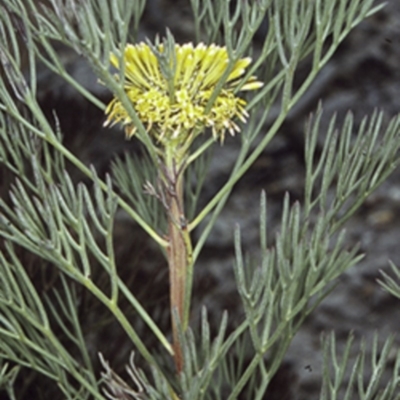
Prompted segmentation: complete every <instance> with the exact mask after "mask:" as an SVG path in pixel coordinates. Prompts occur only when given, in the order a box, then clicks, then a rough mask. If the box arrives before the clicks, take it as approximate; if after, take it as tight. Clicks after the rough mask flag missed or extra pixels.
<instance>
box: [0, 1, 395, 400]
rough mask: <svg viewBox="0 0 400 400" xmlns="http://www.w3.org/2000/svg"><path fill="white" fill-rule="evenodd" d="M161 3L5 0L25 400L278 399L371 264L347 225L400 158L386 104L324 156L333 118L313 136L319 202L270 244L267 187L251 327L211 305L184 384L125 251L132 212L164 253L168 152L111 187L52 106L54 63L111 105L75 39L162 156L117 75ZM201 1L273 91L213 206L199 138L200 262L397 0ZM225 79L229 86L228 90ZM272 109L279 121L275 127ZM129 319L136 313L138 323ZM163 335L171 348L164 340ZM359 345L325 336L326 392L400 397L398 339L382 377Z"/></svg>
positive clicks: (12, 295) (249, 298) (136, 163)
mask: <svg viewBox="0 0 400 400" xmlns="http://www.w3.org/2000/svg"><path fill="white" fill-rule="evenodd" d="M145 3H146V2H145V1H144V0H140V1H130V0H121V1H113V0H100V1H94V0H85V1H81V2H76V1H75V0H64V1H61V0H49V1H48V2H46V6H44V5H43V4H42V6H43V7H42V6H40V2H35V1H33V0H27V1H20V0H3V2H2V12H1V13H0V34H1V37H2V38H3V39H2V42H1V43H0V58H1V62H2V68H3V70H2V72H3V74H2V77H1V79H0V162H1V164H2V166H3V168H4V171H6V170H7V173H5V174H4V176H5V177H7V179H4V188H2V190H3V192H4V196H3V198H2V199H0V237H1V238H2V239H3V243H4V244H2V245H1V252H0V360H1V369H0V387H1V388H2V389H4V390H5V391H7V393H8V396H9V397H10V398H11V399H17V398H22V397H19V396H22V394H23V393H24V392H23V390H24V389H18V388H16V387H15V385H14V384H15V382H16V380H17V379H18V377H19V376H20V375H22V374H27V373H28V372H29V371H34V372H35V374H36V375H35V377H37V376H41V377H42V378H43V382H54V387H55V388H56V389H55V390H56V391H57V393H58V395H59V396H60V395H62V396H64V398H68V399H92V398H93V399H105V398H109V399H178V398H181V399H187V400H193V399H222V398H224V399H225V398H226V399H230V400H233V399H237V398H246V399H263V398H264V397H263V396H264V395H265V393H266V390H267V388H268V385H269V384H270V382H271V379H272V378H273V376H274V374H275V373H276V371H277V370H278V368H279V367H280V366H281V365H282V362H283V359H284V356H285V354H286V351H287V349H288V347H289V345H290V344H291V342H292V339H293V337H294V336H295V334H296V333H297V331H298V330H299V328H300V327H301V325H302V324H303V322H304V320H305V318H306V317H307V316H308V315H310V313H311V312H312V311H313V310H315V308H316V307H317V306H318V305H319V304H320V302H321V301H322V300H323V299H324V298H326V296H328V295H329V293H330V292H331V291H332V290H333V288H334V287H335V285H336V284H337V278H338V277H339V276H340V275H341V274H342V273H343V272H344V271H346V270H347V269H348V268H350V267H351V266H353V265H355V264H356V263H357V262H358V261H359V260H360V259H361V258H362V255H360V254H359V252H358V248H357V247H354V248H350V249H349V248H348V246H347V245H346V239H345V233H344V231H343V230H342V229H343V227H344V224H345V222H346V221H347V220H348V219H349V218H351V217H352V215H354V213H355V212H356V210H357V209H358V208H359V207H360V206H361V205H362V204H363V202H364V201H365V199H366V198H367V197H368V196H369V195H370V194H371V193H372V192H373V191H374V190H375V189H376V188H377V187H378V186H379V185H380V184H381V183H382V182H383V181H384V180H385V179H386V178H387V177H388V176H389V174H390V173H391V172H392V171H393V170H394V168H395V167H396V166H397V164H398V162H399V158H398V150H399V146H400V140H399V139H400V116H396V117H394V118H393V119H392V120H391V121H390V122H389V123H388V124H387V126H385V124H384V123H383V120H384V116H383V114H382V113H377V112H376V113H374V114H373V115H371V116H370V117H366V118H365V119H364V120H363V121H362V123H361V124H360V125H359V127H358V129H357V132H355V130H356V129H355V127H354V122H353V117H352V115H351V114H350V113H349V114H348V115H347V117H346V119H345V121H344V123H343V125H342V126H341V127H338V126H337V124H336V121H335V118H332V120H331V121H330V123H329V127H328V129H327V132H325V139H324V144H323V146H322V149H321V151H320V152H318V151H317V142H318V135H319V134H320V133H321V132H320V121H321V118H322V109H321V108H319V109H318V110H317V111H316V113H315V116H314V117H312V118H310V120H309V122H308V124H307V126H306V130H305V131H306V132H305V137H306V144H305V157H304V159H305V171H306V173H305V182H304V200H303V202H302V205H301V204H300V203H299V202H296V203H295V204H293V205H291V201H290V198H289V195H286V197H285V198H284V200H283V211H282V217H281V223H280V228H279V232H278V233H277V234H276V236H275V237H274V239H272V240H270V241H269V242H268V240H267V238H268V234H267V226H268V221H267V196H266V194H265V193H262V194H261V201H260V251H259V257H258V259H250V258H246V256H244V254H243V252H242V249H241V239H240V235H241V232H240V229H239V228H237V230H236V232H235V252H236V255H235V263H234V273H235V277H236V283H237V290H238V294H239V297H240V300H241V303H242V308H243V312H244V316H243V319H242V321H241V323H240V324H239V325H238V326H235V327H234V328H231V327H230V326H229V317H228V315H227V314H226V313H225V314H224V316H223V318H222V320H221V322H220V325H219V326H213V325H212V324H211V322H210V319H209V317H208V312H207V310H206V309H203V310H202V314H201V319H200V327H199V328H198V327H195V326H191V327H189V329H187V330H184V329H182V328H181V327H180V328H181V329H180V331H179V335H180V343H181V345H182V349H183V357H184V368H183V370H182V371H181V373H180V374H176V373H175V371H174V369H173V366H172V363H171V360H170V356H171V355H172V354H173V349H172V346H171V344H170V343H169V340H168V336H169V332H168V330H164V327H161V326H160V325H159V324H158V323H157V317H158V316H157V315H151V313H149V311H148V310H147V307H146V305H145V304H144V303H142V302H141V301H140V300H139V298H138V296H137V292H138V288H137V287H136V286H137V285H136V286H135V285H132V287H131V286H129V285H128V284H127V283H126V282H125V281H124V279H123V278H122V277H121V271H120V266H119V265H117V257H116V254H115V247H116V243H115V240H114V238H115V232H114V229H115V225H116V215H117V214H118V212H119V210H120V209H122V210H123V211H124V212H125V213H126V215H127V216H128V217H129V218H130V219H131V220H132V221H135V223H137V224H138V225H139V226H140V227H141V228H142V229H143V230H144V231H145V232H146V233H147V234H148V235H149V237H150V238H151V239H153V240H154V242H155V245H156V246H157V247H156V248H157V250H160V253H161V254H163V255H165V252H166V251H165V248H166V246H167V241H166V239H165V237H164V233H165V231H166V218H165V213H164V208H163V199H160V198H158V197H157V190H156V188H157V179H158V178H157V177H158V171H157V169H156V168H155V167H154V165H155V164H154V160H156V156H155V154H152V152H151V150H150V151H149V152H148V153H146V154H145V155H144V156H141V157H132V156H130V155H129V154H126V155H125V156H124V157H123V158H119V159H116V160H115V161H114V164H113V166H112V171H111V174H110V175H107V176H106V177H105V178H104V179H102V178H101V177H99V176H98V172H97V171H96V170H95V168H94V167H87V166H86V165H85V164H84V163H83V161H82V160H79V159H78V158H77V157H76V156H75V155H74V154H73V153H72V152H71V151H70V150H69V149H68V148H67V147H66V146H65V144H64V143H63V136H62V126H60V124H59V122H58V119H57V116H56V115H54V118H53V120H49V119H48V118H47V117H46V115H45V112H44V110H42V108H41V106H40V104H39V101H38V98H37V84H38V82H37V81H38V79H37V65H38V63H42V64H43V65H44V66H46V67H47V68H48V69H49V70H51V71H53V72H54V73H56V74H58V75H60V76H61V77H62V78H63V79H65V81H66V82H67V83H68V84H70V85H71V86H72V87H74V88H75V89H76V90H77V91H78V92H80V93H81V94H82V95H83V96H84V97H85V98H86V99H87V100H89V101H90V102H92V103H93V104H94V105H95V106H96V107H98V108H100V109H102V110H104V109H105V105H104V104H103V102H102V100H101V99H100V98H97V97H96V96H95V95H94V94H93V93H91V92H90V91H89V90H88V89H87V88H85V87H84V86H83V85H82V84H81V83H79V82H78V81H76V80H75V79H74V78H73V77H72V76H71V75H70V74H69V72H68V71H67V69H66V68H65V66H64V64H63V62H62V60H61V59H60V55H59V53H58V51H57V46H59V45H62V46H66V47H69V48H71V49H72V50H73V51H74V52H76V53H78V54H79V55H81V56H82V57H84V58H85V59H86V60H87V62H88V63H89V65H90V66H91V68H92V70H93V73H94V74H95V75H96V76H97V77H98V79H99V80H100V81H101V82H102V84H103V85H105V86H106V87H107V88H108V89H109V90H110V91H112V92H113V94H114V95H115V96H116V97H117V98H118V99H119V100H120V101H121V102H122V104H123V105H124V107H126V110H128V112H129V115H130V117H131V119H132V121H134V124H135V125H136V126H137V128H138V135H140V139H141V140H142V141H143V142H144V143H145V145H146V149H148V150H149V149H151V145H149V146H147V144H149V143H146V140H149V139H146V138H147V135H146V131H145V128H144V127H143V125H142V123H141V122H140V120H139V119H138V117H137V115H136V113H135V110H134V109H133V107H132V105H131V104H130V102H129V98H128V97H127V95H126V93H125V91H124V89H123V87H122V85H121V84H120V83H119V82H120V81H121V79H122V78H123V76H124V69H123V68H121V71H120V75H119V77H115V76H114V75H113V74H112V73H110V62H109V54H110V52H113V53H116V54H119V55H120V56H121V57H122V54H121V53H122V52H121V49H123V48H124V46H125V44H126V43H129V42H134V41H135V37H136V34H137V31H138V27H139V24H140V19H141V15H142V13H143V10H144V6H145ZM191 5H192V9H193V16H194V29H195V36H196V41H197V42H199V41H201V40H202V41H204V42H206V43H218V44H220V45H225V46H226V47H227V49H228V51H229V54H230V58H231V63H232V65H233V63H235V62H236V61H237V60H239V59H240V58H243V57H245V56H247V55H249V54H252V55H253V57H254V58H255V60H254V63H253V64H252V66H251V67H250V68H249V71H248V73H247V77H248V76H251V75H256V76H257V77H258V79H260V80H262V81H263V82H265V86H264V87H263V88H262V89H261V90H260V91H259V92H258V93H257V94H256V95H254V96H253V97H252V98H251V99H249V102H248V106H247V111H249V112H251V117H250V119H249V122H248V124H247V126H246V127H244V128H243V130H242V132H241V134H240V138H238V140H240V141H241V148H240V152H239V155H238V157H237V160H236V163H235V165H234V166H233V168H232V171H231V173H230V176H229V177H228V178H227V181H226V182H225V183H224V185H223V186H222V187H221V189H220V190H219V192H218V193H216V194H215V195H214V196H213V198H212V199H210V200H209V202H208V203H207V204H205V205H204V206H203V208H202V209H199V208H198V207H197V205H198V204H199V201H198V200H199V198H200V195H201V189H202V187H203V184H204V182H206V179H207V169H208V168H207V167H208V164H209V157H210V149H209V147H210V146H211V144H212V140H206V139H205V140H204V141H199V142H197V143H196V145H197V146H198V147H197V151H194V152H193V153H192V155H191V157H192V158H191V159H190V162H192V161H193V163H192V164H191V165H190V168H189V169H188V170H187V173H186V177H187V183H186V188H185V196H186V201H187V203H188V213H187V216H188V229H189V231H192V230H193V229H195V228H198V229H199V236H198V240H197V241H196V244H195V246H194V249H193V259H194V262H195V261H196V260H197V258H198V257H199V254H200V252H201V250H202V248H203V246H204V243H205V241H206V240H207V238H208V237H209V234H210V231H211V230H212V228H213V227H214V224H215V222H216V220H217V218H218V216H219V215H220V213H221V211H222V210H223V208H224V206H225V204H226V201H227V199H228V197H229V195H230V192H231V191H232V188H233V187H234V185H235V184H236V183H237V182H238V181H239V180H240V179H241V178H242V177H243V176H244V174H245V173H246V172H247V171H248V169H249V168H250V167H251V165H252V164H253V163H254V162H255V160H256V159H257V158H258V157H259V156H260V154H261V153H262V152H263V151H264V150H265V148H266V146H267V145H268V144H269V143H270V141H271V140H272V139H273V137H275V135H276V134H277V133H278V132H279V129H280V127H281V126H282V123H283V122H284V121H285V119H286V118H287V115H288V113H289V111H290V110H291V109H292V108H293V106H294V105H295V104H296V103H297V102H298V100H299V99H300V98H301V97H302V96H303V95H304V93H305V92H306V90H307V89H308V88H309V87H310V85H311V83H312V82H313V81H314V79H315V77H316V75H317V74H318V73H319V71H320V70H321V69H322V68H323V67H324V65H325V64H326V63H327V62H328V60H329V59H330V58H331V56H332V54H333V53H334V52H335V50H336V49H337V47H338V45H339V44H340V43H341V41H342V40H343V39H344V38H345V37H346V35H347V34H348V33H349V32H350V30H351V29H352V28H353V27H355V26H356V25H357V24H358V23H359V22H360V21H362V20H363V19H364V18H366V17H368V16H369V15H371V14H372V13H374V12H377V11H378V10H379V8H380V6H378V7H375V8H374V7H373V1H372V0H332V1H324V0H316V1H304V0H287V1H281V0H258V1H251V0H248V1H237V2H236V3H235V5H234V6H233V9H232V4H230V2H229V1H223V0H220V1H217V2H215V1H211V0H191ZM265 20H266V21H267V22H268V31H267V33H266V36H265V38H264V42H263V44H262V45H261V47H260V48H257V47H255V46H253V38H254V35H255V33H256V31H257V29H258V28H259V26H260V25H261V24H262V23H263V21H265ZM237 26H240V29H238V28H237ZM21 38H22V39H23V41H24V42H25V45H24V46H22V43H21ZM23 47H24V48H26V54H23V51H22V49H23ZM307 57H308V58H309V59H310V60H312V62H311V63H310V68H309V70H308V71H307V74H305V75H304V76H302V79H301V81H300V82H297V83H296V85H295V84H294V80H295V78H297V75H296V72H297V68H298V65H299V63H300V62H301V61H302V60H304V59H305V58H307ZM228 68H229V66H228ZM245 80H246V77H244V80H243V82H244V81H245ZM222 85H223V82H222V81H221V85H220V86H219V87H217V89H216V93H215V96H216V95H217V92H218V90H221V88H222ZM239 89H240V85H239V87H238V90H239ZM272 106H275V109H278V112H277V113H276V115H275V116H274V119H273V123H272V124H271V126H269V127H266V121H267V118H268V117H271V109H272ZM276 107H277V108H276ZM205 149H207V152H206V153H205V154H203V155H201V156H200V153H202V151H203V150H205ZM77 171H78V172H79V176H80V177H81V178H80V182H78V179H76V176H77ZM83 177H84V178H83ZM143 188H145V190H143ZM201 222H204V224H201V225H200V223H201ZM134 241H135V237H132V242H134ZM29 257H30V258H29ZM28 259H32V260H34V261H33V263H32V264H30V262H28V261H27V260H28ZM392 269H393V272H394V274H395V276H396V279H394V278H392V277H390V276H389V275H387V274H384V275H383V282H382V285H383V287H385V288H386V289H387V290H388V291H389V292H390V293H392V294H393V295H394V296H397V297H399V298H400V285H399V283H398V280H399V278H400V271H399V270H398V269H397V268H396V267H395V266H394V265H392ZM32 270H33V271H34V272H36V273H38V271H39V272H46V273H50V274H51V276H53V277H54V282H52V283H48V282H46V280H39V279H35V277H34V276H35V274H32ZM39 275H40V273H39ZM396 280H397V281H396ZM149 287H150V289H152V286H151V285H149ZM86 296H89V297H90V299H91V302H95V303H96V304H100V305H101V306H102V308H101V310H102V314H101V316H98V319H99V323H104V324H108V323H109V322H107V321H109V320H110V319H111V320H112V321H116V322H117V323H118V324H119V325H120V326H121V327H122V329H123V331H124V332H125V334H126V336H127V337H128V338H129V342H130V348H129V350H128V351H129V352H132V353H131V354H132V355H131V358H130V360H129V366H128V367H127V377H128V378H129V381H128V379H126V380H125V378H122V377H121V373H120V371H118V373H117V372H115V371H114V370H113V368H115V367H114V363H117V361H116V360H113V359H110V357H109V355H108V354H107V358H106V356H105V355H104V354H102V353H104V352H103V349H102V348H96V349H94V350H93V349H92V347H93V345H94V344H93V343H90V332H88V329H87V326H88V325H87V324H86V323H85V322H86V321H85V316H84V315H82V313H81V312H80V310H81V307H83V305H82V304H83V302H84V301H83V299H85V298H86ZM91 304H92V303H91ZM128 310H134V313H135V319H136V320H139V321H140V322H139V323H138V322H136V321H133V318H131V315H129V311H128ZM164 311H165V313H167V312H168V310H167V307H165V310H164ZM172 312H173V313H174V312H175V310H173V311H172ZM177 319H178V318H177ZM178 325H179V324H178ZM150 337H151V338H152V340H153V342H150ZM116 340H117V339H116ZM154 340H155V341H156V342H157V345H158V346H159V347H154V346H153V345H152V344H151V343H154ZM352 341H353V339H352V336H351V337H350V338H349V340H348V342H347V345H346V347H345V349H344V352H343V355H342V357H341V361H339V358H338V357H337V349H336V343H335V337H334V335H333V334H332V335H331V336H329V338H327V339H324V340H323V351H324V368H323V371H324V372H323V382H322V390H321V399H339V398H345V399H353V398H355V397H354V396H357V398H360V399H362V400H366V399H380V400H386V399H387V400H389V399H390V400H392V399H399V398H400V397H399V395H398V394H397V393H398V386H399V382H400V371H399V368H400V358H399V355H397V356H396V357H395V361H394V367H393V373H392V376H391V378H390V380H389V382H384V379H383V378H382V372H383V370H384V368H385V366H386V365H387V364H388V362H389V354H390V349H391V345H392V339H391V338H389V339H388V340H387V341H386V342H385V343H384V345H383V347H382V349H381V350H378V339H377V337H375V338H374V341H373V351H372V360H370V363H371V365H370V367H369V368H370V370H369V371H370V375H369V378H368V379H369V381H368V382H366V381H365V376H366V374H365V369H366V367H365V365H366V364H367V360H366V355H365V346H366V345H365V344H363V345H362V346H361V349H360V350H359V356H358V357H357V359H356V361H355V363H354V365H352V366H349V354H350V351H351V349H352ZM133 353H136V354H137V359H138V360H139V361H138V362H137V365H138V366H137V365H135V361H134V358H133ZM98 354H100V357H98ZM126 358H128V357H126ZM125 362H126V360H125ZM392 362H393V361H392ZM330 365H331V366H330ZM349 370H350V371H351V372H350V375H349V374H346V371H349ZM27 371H28V372H27ZM348 376H350V377H349V378H348V381H347V382H345V380H346V379H347V378H346V377H348ZM26 387H29V384H27V385H26ZM241 396H242V397H241ZM396 396H397V397H396Z"/></svg>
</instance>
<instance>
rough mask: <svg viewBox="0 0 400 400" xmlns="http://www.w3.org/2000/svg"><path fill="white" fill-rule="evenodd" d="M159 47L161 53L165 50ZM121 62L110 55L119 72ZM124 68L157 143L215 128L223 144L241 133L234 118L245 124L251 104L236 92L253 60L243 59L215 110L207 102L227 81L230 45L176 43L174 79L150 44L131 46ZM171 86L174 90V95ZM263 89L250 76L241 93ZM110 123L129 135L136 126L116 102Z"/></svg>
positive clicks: (111, 107)
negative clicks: (235, 133)
mask: <svg viewBox="0 0 400 400" xmlns="http://www.w3.org/2000/svg"><path fill="white" fill-rule="evenodd" d="M163 49H164V47H163V45H160V48H159V51H160V52H161V53H162V52H163V51H164V50H163ZM119 62H120V59H119V58H118V57H117V56H116V55H115V54H112V55H111V63H112V64H113V65H114V66H115V67H116V68H120V65H119ZM122 62H124V64H125V65H124V68H125V82H124V89H125V91H126V94H127V96H128V98H129V99H130V101H131V102H132V105H133V108H134V109H135V111H136V113H137V114H138V117H139V118H140V120H141V121H142V123H143V124H144V126H145V127H146V129H147V131H148V132H149V134H150V135H152V136H153V137H154V138H155V139H156V141H157V142H161V143H165V142H167V141H168V142H171V141H175V140H177V141H178V142H185V141H186V139H187V138H188V137H192V136H193V133H194V132H201V131H202V130H204V128H211V130H212V133H213V136H214V137H216V138H220V139H221V140H223V138H224V135H225V132H226V130H228V131H229V132H230V133H231V134H232V135H233V134H234V132H235V131H239V127H238V125H237V124H236V123H235V122H234V119H236V118H238V119H239V120H241V121H243V122H244V121H245V120H246V117H247V112H246V110H245V106H246V101H245V100H244V99H242V98H240V97H237V96H236V94H235V89H236V88H237V87H238V84H239V82H240V81H241V79H242V76H243V74H244V72H245V69H246V67H247V66H248V65H249V64H250V62H251V59H250V58H243V59H240V60H238V61H237V62H236V63H235V65H234V66H233V68H232V71H231V72H230V74H229V76H228V77H227V79H226V82H225V84H224V85H223V87H222V89H221V90H220V92H219V94H218V96H217V97H216V98H215V101H214V102H213V104H212V106H211V108H209V109H208V108H207V107H209V105H208V103H209V100H210V98H211V96H212V95H213V92H214V89H215V87H216V86H217V84H218V83H219V81H220V80H221V79H222V77H223V75H224V73H225V72H226V69H227V67H228V63H229V57H228V52H227V49H226V48H225V47H219V46H216V45H210V46H206V45H204V44H202V43H201V44H199V45H197V46H196V47H194V46H193V44H192V43H189V44H184V45H177V44H175V54H174V57H173V62H172V60H171V62H170V64H171V65H172V64H173V68H171V71H172V72H173V76H172V77H171V78H170V80H169V79H168V78H167V77H166V76H165V75H166V74H163V73H162V68H161V66H160V62H159V59H158V58H157V56H156V55H155V54H154V52H153V50H152V49H151V48H150V46H148V45H147V44H145V43H140V44H137V45H131V44H129V45H127V46H126V48H125V49H124V55H123V58H122ZM171 83H172V88H173V92H172V93H171ZM261 86H262V83H261V82H258V81H256V80H255V78H254V77H251V78H249V79H248V80H247V82H246V83H245V84H243V85H242V86H241V88H240V90H254V89H258V88H259V87H261ZM106 114H107V121H106V123H105V124H106V125H108V124H115V123H122V124H123V125H124V126H125V127H126V133H127V135H128V136H129V137H130V136H132V135H134V134H135V132H136V127H135V126H134V125H133V123H132V120H131V118H130V116H129V114H128V112H127V111H126V109H125V108H124V106H123V105H122V103H121V101H120V100H119V99H117V98H114V99H113V100H112V101H111V102H110V103H109V105H108V107H107V109H106Z"/></svg>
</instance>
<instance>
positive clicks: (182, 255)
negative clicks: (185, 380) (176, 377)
mask: <svg viewBox="0 0 400 400" xmlns="http://www.w3.org/2000/svg"><path fill="white" fill-rule="evenodd" d="M166 175H167V176H166V182H165V184H166V186H165V195H166V206H167V213H168V248H167V256H168V266H169V279H170V304H171V321H172V334H173V347H174V360H175V365H176V369H177V371H178V373H179V372H181V371H182V368H183V354H182V343H181V340H180V332H179V329H180V328H179V325H180V326H181V327H182V330H183V331H185V330H186V329H187V325H188V309H189V304H187V302H188V297H189V296H187V292H188V290H189V289H188V288H187V285H188V284H189V285H191V280H189V282H188V279H187V277H188V276H187V275H188V270H189V266H190V265H191V259H192V246H191V241H190V234H189V231H188V227H187V221H186V217H185V212H184V201H183V171H179V168H178V170H177V169H176V166H174V165H172V166H171V165H170V166H169V168H167V173H166Z"/></svg>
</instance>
